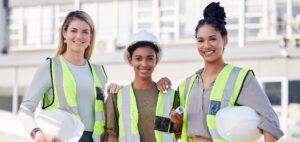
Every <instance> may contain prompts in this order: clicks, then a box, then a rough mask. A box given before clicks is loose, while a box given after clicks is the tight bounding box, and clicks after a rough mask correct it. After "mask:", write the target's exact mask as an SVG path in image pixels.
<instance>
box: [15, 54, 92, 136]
mask: <svg viewBox="0 0 300 142" xmlns="http://www.w3.org/2000/svg"><path fill="white" fill-rule="evenodd" d="M63 59H64V58H63ZM64 61H65V62H66V63H67V66H68V67H69V69H70V71H71V73H72V75H73V77H74V79H75V81H76V92H77V94H76V97H77V104H78V110H79V115H80V118H81V121H82V123H83V124H84V126H85V130H86V131H93V124H94V113H93V106H94V88H93V86H94V84H93V83H94V82H93V76H92V74H91V71H90V68H89V65H88V63H87V61H86V62H85V64H84V65H82V66H76V65H73V64H71V63H69V62H68V61H67V60H65V59H64ZM51 87H52V85H51V73H50V61H49V60H46V61H45V62H44V63H43V64H42V65H40V67H39V68H38V70H37V72H36V73H35V75H34V78H33V80H32V82H31V85H30V87H29V89H28V92H27V94H26V95H25V97H24V99H23V102H22V104H21V107H20V110H19V117H20V120H21V122H22V124H23V126H24V128H25V129H26V131H27V132H28V133H30V132H31V130H32V129H33V128H36V127H37V124H36V123H35V120H34V112H35V110H36V108H37V106H38V103H39V102H40V101H41V100H42V99H43V97H44V93H45V92H47V91H48V90H49V89H50V88H51Z"/></svg>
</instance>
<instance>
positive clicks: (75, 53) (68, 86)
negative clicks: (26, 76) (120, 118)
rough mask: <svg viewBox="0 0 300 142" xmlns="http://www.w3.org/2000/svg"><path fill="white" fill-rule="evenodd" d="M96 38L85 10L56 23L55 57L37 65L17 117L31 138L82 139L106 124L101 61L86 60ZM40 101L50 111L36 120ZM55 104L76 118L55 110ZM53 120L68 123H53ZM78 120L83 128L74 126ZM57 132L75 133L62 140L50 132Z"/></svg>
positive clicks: (95, 135)
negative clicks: (60, 25) (60, 23)
mask: <svg viewBox="0 0 300 142" xmlns="http://www.w3.org/2000/svg"><path fill="white" fill-rule="evenodd" d="M94 39H95V29H94V23H93V21H92V19H91V18H90V16H89V15H88V14H87V13H85V12H83V11H72V12H70V13H69V14H68V15H67V17H66V18H65V20H64V22H63V24H62V27H61V28H60V39H59V49H58V52H57V56H55V57H53V58H49V59H48V60H46V61H45V62H44V63H43V64H42V65H41V66H40V67H39V69H38V70H37V72H36V73H35V76H34V78H33V81H32V83H31V86H30V88H29V90H28V93H27V94H26V96H25V98H24V100H23V102H22V104H21V107H20V111H19V116H20V119H21V121H22V123H23V125H24V127H25V129H26V130H27V131H28V132H29V133H30V134H31V137H32V139H34V140H35V141H37V142H50V141H69V140H70V139H73V138H74V137H78V139H77V140H76V141H78V140H79V141H80V142H82V141H84V142H92V141H94V142H100V141H101V136H102V134H103V133H104V124H105V122H104V111H103V110H104V109H103V107H104V105H103V103H104V102H103V101H104V96H103V92H104V91H103V90H104V86H105V84H106V82H107V76H106V73H105V71H104V68H103V66H102V65H96V64H91V63H90V62H89V59H90V57H91V54H92V51H93V48H94ZM41 100H43V109H44V110H51V111H49V112H45V113H43V115H38V117H37V119H38V120H39V121H35V119H34V112H35V109H36V108H37V106H38V103H39V102H40V101H41ZM58 109H59V110H63V111H65V112H68V113H67V114H69V115H71V116H72V117H73V118H75V120H79V121H77V122H76V121H73V120H72V118H71V117H68V116H66V115H65V114H66V113H63V112H61V111H55V110H58ZM47 115H48V116H49V117H46V116H47ZM56 116H62V117H56ZM50 118H54V119H50ZM65 119H67V120H65ZM68 119H70V121H68ZM52 120H55V122H69V123H51V122H54V121H52ZM38 122H40V123H41V124H40V125H39V123H38ZM47 122H49V123H48V124H45V123H47ZM70 122H74V125H72V124H70ZM80 123H83V125H84V132H82V130H81V129H77V128H78V126H80V125H79V124H80ZM44 124H45V125H44ZM42 126H49V127H53V128H56V129H54V130H53V131H52V132H51V131H50V130H49V127H44V128H42ZM58 131H71V132H73V133H68V134H69V135H68V136H64V138H65V139H61V138H60V137H59V136H55V135H54V134H57V132H58ZM80 131H81V132H80ZM82 133H83V134H82ZM73 140H74V139H73Z"/></svg>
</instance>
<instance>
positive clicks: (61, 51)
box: [57, 10, 96, 59]
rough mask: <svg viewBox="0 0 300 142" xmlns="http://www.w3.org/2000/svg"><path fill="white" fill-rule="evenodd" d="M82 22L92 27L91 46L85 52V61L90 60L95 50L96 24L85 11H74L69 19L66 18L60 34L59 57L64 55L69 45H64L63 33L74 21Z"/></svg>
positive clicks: (68, 16) (69, 15)
mask: <svg viewBox="0 0 300 142" xmlns="http://www.w3.org/2000/svg"><path fill="white" fill-rule="evenodd" d="M76 19H79V20H82V21H84V22H86V23H87V24H88V25H89V26H90V30H91V31H90V33H91V40H90V44H89V46H88V47H87V48H86V49H85V51H84V58H85V59H90V58H91V55H92V52H93V49H94V44H95V36H96V33H95V26H94V22H93V20H92V18H91V17H90V16H89V15H88V14H87V13H86V12H84V11H79V10H76V11H72V12H70V13H69V14H68V15H67V17H66V18H65V20H64V22H63V24H62V26H61V28H60V33H59V45H58V51H57V55H61V54H64V53H65V52H66V50H67V44H66V43H64V36H63V32H64V31H67V30H68V28H69V25H70V23H71V22H72V21H73V20H76Z"/></svg>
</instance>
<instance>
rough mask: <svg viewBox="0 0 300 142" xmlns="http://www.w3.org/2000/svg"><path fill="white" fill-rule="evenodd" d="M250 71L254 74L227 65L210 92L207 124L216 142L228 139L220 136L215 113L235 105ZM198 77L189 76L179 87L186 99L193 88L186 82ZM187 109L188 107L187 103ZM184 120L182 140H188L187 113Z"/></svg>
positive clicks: (183, 141)
mask: <svg viewBox="0 0 300 142" xmlns="http://www.w3.org/2000/svg"><path fill="white" fill-rule="evenodd" d="M249 72H250V73H252V74H253V71H251V70H248V69H241V68H238V67H234V66H232V65H226V66H225V67H224V68H223V69H222V71H221V72H220V73H219V75H218V76H217V78H216V80H215V82H214V85H213V88H212V91H211V94H210V103H209V110H208V115H207V126H208V129H209V132H210V135H211V137H212V139H213V141H214V142H226V140H224V139H222V138H221V137H220V135H219V133H218V132H217V130H216V123H215V115H216V113H217V112H218V111H219V110H220V109H221V108H224V107H227V106H234V105H235V103H236V100H237V98H238V95H239V93H240V90H241V88H242V85H243V83H244V80H245V78H246V76H247V74H248V73H249ZM196 78H197V75H193V76H192V77H189V78H188V79H187V80H186V81H185V82H183V83H182V84H181V86H180V88H179V89H180V90H182V91H180V93H184V94H183V95H180V96H182V97H185V98H186V100H185V101H187V98H188V97H189V95H190V92H191V89H192V85H189V86H187V85H186V84H187V83H188V84H194V81H195V80H196ZM185 103H186V102H185ZM185 109H187V107H186V105H185ZM185 112H187V110H185ZM183 120H184V123H183V132H182V142H187V141H188V136H187V114H186V115H184V117H183Z"/></svg>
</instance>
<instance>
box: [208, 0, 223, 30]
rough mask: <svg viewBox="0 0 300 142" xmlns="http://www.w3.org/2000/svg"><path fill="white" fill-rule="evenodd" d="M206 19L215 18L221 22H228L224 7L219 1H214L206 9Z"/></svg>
mask: <svg viewBox="0 0 300 142" xmlns="http://www.w3.org/2000/svg"><path fill="white" fill-rule="evenodd" d="M203 16H204V19H208V18H215V19H217V20H218V21H219V22H220V23H221V24H224V25H225V24H226V22H225V18H226V13H225V11H224V7H222V6H220V3H219V2H212V3H210V4H209V5H208V6H206V8H205V9H204V14H203Z"/></svg>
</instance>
